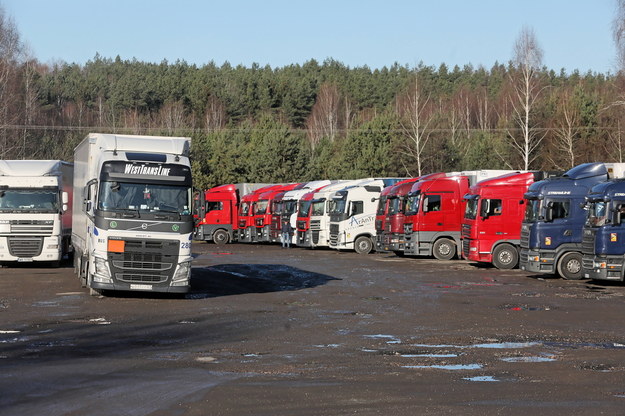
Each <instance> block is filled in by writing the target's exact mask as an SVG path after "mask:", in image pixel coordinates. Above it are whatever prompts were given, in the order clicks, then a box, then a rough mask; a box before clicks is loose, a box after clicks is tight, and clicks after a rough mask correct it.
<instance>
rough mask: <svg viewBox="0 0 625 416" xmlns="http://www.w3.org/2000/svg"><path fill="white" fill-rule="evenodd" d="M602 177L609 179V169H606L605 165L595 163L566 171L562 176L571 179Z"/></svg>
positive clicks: (583, 164)
mask: <svg viewBox="0 0 625 416" xmlns="http://www.w3.org/2000/svg"><path fill="white" fill-rule="evenodd" d="M601 175H605V177H606V179H607V177H608V169H607V168H606V166H605V164H604V163H601V162H594V163H582V164H581V165H578V166H575V167H574V168H571V169H569V170H568V171H566V172H565V173H564V175H562V176H563V177H565V178H571V179H585V178H592V177H594V176H601Z"/></svg>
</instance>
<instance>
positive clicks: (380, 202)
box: [376, 196, 386, 215]
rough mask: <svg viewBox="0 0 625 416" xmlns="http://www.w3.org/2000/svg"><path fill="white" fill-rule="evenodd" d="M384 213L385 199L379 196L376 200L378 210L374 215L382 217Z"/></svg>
mask: <svg viewBox="0 0 625 416" xmlns="http://www.w3.org/2000/svg"><path fill="white" fill-rule="evenodd" d="M385 213H386V197H385V196H381V197H380V199H379V200H378V210H377V211H376V215H384V214H385Z"/></svg>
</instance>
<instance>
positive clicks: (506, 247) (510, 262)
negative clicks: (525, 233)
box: [493, 244, 519, 269]
mask: <svg viewBox="0 0 625 416" xmlns="http://www.w3.org/2000/svg"><path fill="white" fill-rule="evenodd" d="M518 264H519V251H518V250H517V249H516V247H514V246H513V245H511V244H500V245H498V246H497V247H496V248H495V250H494V251H493V265H494V266H495V267H496V268H498V269H514V268H515V267H516V266H517V265H518Z"/></svg>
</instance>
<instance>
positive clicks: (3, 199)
mask: <svg viewBox="0 0 625 416" xmlns="http://www.w3.org/2000/svg"><path fill="white" fill-rule="evenodd" d="M72 172H73V166H72V164H71V163H67V162H63V161H60V160H0V262H35V261H37V262H38V261H45V262H50V263H52V264H53V265H55V266H58V265H59V263H60V262H61V260H62V259H63V257H64V256H65V255H67V254H69V253H70V251H71V234H72V209H71V204H70V202H71V199H72V198H71V196H72Z"/></svg>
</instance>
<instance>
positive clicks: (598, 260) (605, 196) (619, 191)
mask: <svg viewBox="0 0 625 416" xmlns="http://www.w3.org/2000/svg"><path fill="white" fill-rule="evenodd" d="M587 201H588V204H587V208H588V217H587V219H586V223H585V225H584V230H583V240H582V254H583V256H582V266H583V269H584V277H586V278H590V279H597V280H618V281H623V276H624V273H623V270H624V267H623V263H624V260H625V180H624V179H614V180H610V181H608V182H604V183H601V184H598V185H595V186H593V187H592V189H591V190H590V192H589V193H588V197H587Z"/></svg>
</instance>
